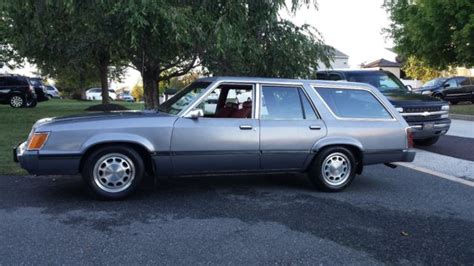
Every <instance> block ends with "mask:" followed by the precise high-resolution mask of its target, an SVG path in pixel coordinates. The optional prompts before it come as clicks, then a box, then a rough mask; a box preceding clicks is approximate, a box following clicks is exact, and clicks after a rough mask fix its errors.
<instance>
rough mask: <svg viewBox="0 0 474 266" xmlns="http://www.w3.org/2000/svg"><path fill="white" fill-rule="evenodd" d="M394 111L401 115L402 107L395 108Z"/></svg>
mask: <svg viewBox="0 0 474 266" xmlns="http://www.w3.org/2000/svg"><path fill="white" fill-rule="evenodd" d="M395 110H397V112H399V113H403V108H402V107H395Z"/></svg>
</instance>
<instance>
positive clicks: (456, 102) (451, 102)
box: [449, 101, 458, 105]
mask: <svg viewBox="0 0 474 266" xmlns="http://www.w3.org/2000/svg"><path fill="white" fill-rule="evenodd" d="M449 103H450V104H452V105H456V104H458V101H449Z"/></svg>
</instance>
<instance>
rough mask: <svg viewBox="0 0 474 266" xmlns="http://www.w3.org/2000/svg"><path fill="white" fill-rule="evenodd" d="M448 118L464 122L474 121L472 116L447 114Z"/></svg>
mask: <svg viewBox="0 0 474 266" xmlns="http://www.w3.org/2000/svg"><path fill="white" fill-rule="evenodd" d="M449 118H451V119H458V120H464V121H474V115H460V114H449Z"/></svg>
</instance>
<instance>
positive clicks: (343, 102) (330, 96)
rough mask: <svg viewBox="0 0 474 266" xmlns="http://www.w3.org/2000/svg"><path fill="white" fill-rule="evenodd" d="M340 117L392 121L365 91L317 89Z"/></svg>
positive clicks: (384, 110)
mask: <svg viewBox="0 0 474 266" xmlns="http://www.w3.org/2000/svg"><path fill="white" fill-rule="evenodd" d="M316 91H317V92H318V93H319V95H321V97H322V98H323V100H324V101H325V102H326V104H327V105H328V106H329V108H330V109H331V110H332V112H333V113H334V114H335V115H337V116H338V117H342V118H369V119H391V118H392V116H391V115H390V113H389V112H388V111H387V109H385V107H384V106H383V105H382V104H381V103H380V102H379V101H378V100H377V99H376V98H375V96H374V95H372V93H370V92H368V91H365V90H352V89H328V88H316Z"/></svg>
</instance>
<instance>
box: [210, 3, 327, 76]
mask: <svg viewBox="0 0 474 266" xmlns="http://www.w3.org/2000/svg"><path fill="white" fill-rule="evenodd" d="M309 3H310V1H293V3H292V4H291V6H290V7H291V8H292V10H296V9H297V8H298V7H299V5H300V4H309ZM285 7H286V8H288V6H287V5H286V2H285V1H252V0H248V1H236V2H234V1H212V2H211V3H210V7H208V9H209V10H212V11H209V12H208V14H209V19H210V20H213V21H216V23H214V24H213V23H208V25H210V26H212V29H213V30H212V31H211V32H212V35H211V36H212V37H211V38H210V40H212V41H211V42H210V44H208V46H207V49H205V50H204V53H203V55H202V62H203V65H204V66H205V67H207V68H208V70H209V71H210V72H211V73H213V74H215V75H244V76H264V77H286V78H310V77H315V73H316V69H317V67H318V64H319V62H323V63H324V64H326V65H329V64H330V61H331V60H332V53H333V49H332V48H330V47H329V46H326V45H325V44H324V43H323V42H322V40H321V38H320V37H319V34H318V32H317V31H316V30H315V29H314V28H312V27H310V26H309V25H303V26H301V27H298V26H296V25H294V24H293V23H291V22H290V21H287V20H283V19H281V18H280V17H279V16H278V12H279V11H280V10H281V8H285Z"/></svg>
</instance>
